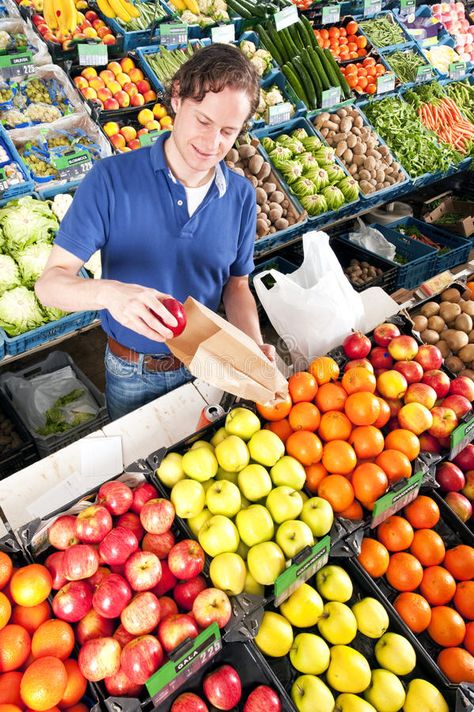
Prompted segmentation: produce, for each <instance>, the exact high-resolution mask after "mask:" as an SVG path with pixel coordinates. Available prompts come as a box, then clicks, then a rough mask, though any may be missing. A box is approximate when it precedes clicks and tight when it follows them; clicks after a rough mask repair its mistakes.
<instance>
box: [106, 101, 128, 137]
mask: <svg viewBox="0 0 474 712" xmlns="http://www.w3.org/2000/svg"><path fill="white" fill-rule="evenodd" d="M104 109H105V110H106V111H117V110H118V109H120V104H119V103H118V101H117V99H114V98H113V96H112V97H111V98H110V99H106V100H105V101H104ZM124 143H125V140H124Z"/></svg>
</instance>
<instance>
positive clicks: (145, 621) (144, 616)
mask: <svg viewBox="0 0 474 712" xmlns="http://www.w3.org/2000/svg"><path fill="white" fill-rule="evenodd" d="M120 621H121V623H122V625H123V627H124V628H125V630H126V631H127V632H128V633H130V634H131V635H145V634H146V633H151V631H152V630H153V629H154V628H156V626H157V625H158V623H159V621H160V604H159V601H158V599H157V597H156V596H155V594H154V593H151V591H144V592H143V593H137V595H136V596H134V597H133V598H132V600H131V601H130V603H129V604H128V605H127V606H125V608H124V609H123V611H122V613H121V614H120Z"/></svg>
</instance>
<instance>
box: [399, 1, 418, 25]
mask: <svg viewBox="0 0 474 712" xmlns="http://www.w3.org/2000/svg"><path fill="white" fill-rule="evenodd" d="M415 7H416V0H400V14H401V15H404V16H405V17H406V16H407V15H408V20H409V21H411V20H412V18H413V19H414V17H415Z"/></svg>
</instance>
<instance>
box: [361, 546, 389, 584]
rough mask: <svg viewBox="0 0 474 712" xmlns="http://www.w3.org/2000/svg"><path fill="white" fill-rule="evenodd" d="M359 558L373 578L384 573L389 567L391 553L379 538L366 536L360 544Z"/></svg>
mask: <svg viewBox="0 0 474 712" xmlns="http://www.w3.org/2000/svg"><path fill="white" fill-rule="evenodd" d="M357 560H358V562H359V563H360V565H361V566H362V567H363V568H364V569H365V570H366V571H367V573H368V574H370V576H372V578H379V576H383V575H384V573H385V572H386V570H387V568H388V562H389V561H390V555H389V553H388V550H387V547H385V546H384V545H383V544H381V543H380V542H379V541H377V539H372V538H371V537H364V538H363V539H362V543H361V545H360V554H359V556H358V557H357Z"/></svg>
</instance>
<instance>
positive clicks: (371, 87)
mask: <svg viewBox="0 0 474 712" xmlns="http://www.w3.org/2000/svg"><path fill="white" fill-rule="evenodd" d="M365 91H366V92H367V94H375V93H376V91H377V85H376V84H372V83H370V84H367V86H366V88H365Z"/></svg>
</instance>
